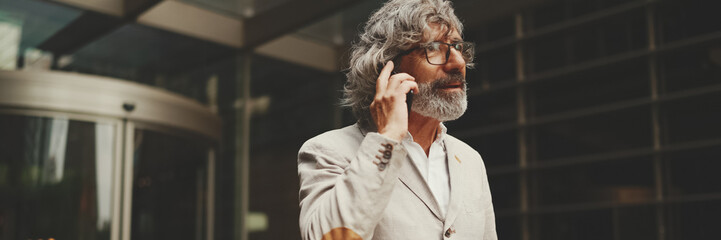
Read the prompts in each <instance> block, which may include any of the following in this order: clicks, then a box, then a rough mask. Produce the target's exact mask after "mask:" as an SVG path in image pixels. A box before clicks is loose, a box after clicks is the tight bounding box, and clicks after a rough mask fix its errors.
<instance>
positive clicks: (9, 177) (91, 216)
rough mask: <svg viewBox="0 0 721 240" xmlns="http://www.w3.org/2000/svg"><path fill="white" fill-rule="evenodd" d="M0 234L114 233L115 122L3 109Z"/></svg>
mask: <svg viewBox="0 0 721 240" xmlns="http://www.w3.org/2000/svg"><path fill="white" fill-rule="evenodd" d="M0 122H2V124H1V125H0V133H2V134H0V142H2V143H3V144H1V145H0V192H2V194H0V237H2V239H50V238H53V239H98V240H101V239H111V238H110V232H111V222H112V219H113V214H114V212H113V201H115V200H116V198H117V196H114V195H113V192H112V190H113V184H114V181H115V178H114V176H115V171H114V166H113V163H114V162H115V161H117V159H116V158H115V151H117V149H115V144H116V139H117V138H116V136H117V135H116V134H117V130H116V126H115V125H113V124H107V123H94V122H85V121H75V120H68V119H63V118H47V117H25V116H13V115H5V114H1V115H0Z"/></svg>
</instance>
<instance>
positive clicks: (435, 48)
mask: <svg viewBox="0 0 721 240" xmlns="http://www.w3.org/2000/svg"><path fill="white" fill-rule="evenodd" d="M440 49H441V44H440V43H436V42H434V43H431V44H428V50H431V51H438V50H440Z"/></svg>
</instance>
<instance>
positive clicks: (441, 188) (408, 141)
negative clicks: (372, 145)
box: [403, 123, 451, 216]
mask: <svg viewBox="0 0 721 240" xmlns="http://www.w3.org/2000/svg"><path fill="white" fill-rule="evenodd" d="M439 128H440V132H439V133H438V135H437V136H436V140H435V141H433V143H431V149H430V150H429V151H428V156H426V152H425V151H424V150H423V148H422V147H421V145H419V144H418V143H416V142H414V141H413V136H411V133H408V135H407V136H406V137H405V138H404V139H403V147H405V148H406V151H407V152H408V157H409V158H410V159H411V161H412V162H413V163H414V165H416V168H418V171H419V172H420V173H421V175H422V176H423V179H424V180H426V184H428V187H429V188H430V189H431V193H433V197H434V198H435V199H436V202H437V203H438V206H439V207H440V210H441V212H440V214H441V215H442V216H445V215H446V209H447V208H448V199H449V198H450V190H451V186H450V182H449V180H448V179H449V178H448V164H447V163H446V159H447V157H446V156H447V154H446V149H445V146H444V144H443V138H444V137H445V136H446V130H447V129H446V126H444V125H443V123H441V124H440V126H439Z"/></svg>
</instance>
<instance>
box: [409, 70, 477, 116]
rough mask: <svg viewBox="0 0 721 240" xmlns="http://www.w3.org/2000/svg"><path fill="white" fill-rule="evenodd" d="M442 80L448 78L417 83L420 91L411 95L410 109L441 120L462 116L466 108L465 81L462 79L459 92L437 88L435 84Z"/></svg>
mask: <svg viewBox="0 0 721 240" xmlns="http://www.w3.org/2000/svg"><path fill="white" fill-rule="evenodd" d="M459 76H460V74H459ZM455 77H457V76H455ZM461 80H462V76H461ZM443 81H450V80H448V79H441V80H436V81H434V82H429V83H418V90H419V91H420V92H419V93H416V94H415V95H414V96H413V105H412V106H411V110H412V111H414V112H416V113H418V114H420V115H423V116H426V117H430V118H433V119H436V120H438V121H441V122H447V121H452V120H456V119H458V118H460V117H461V116H463V113H465V112H466V109H467V108H468V100H467V97H466V90H467V87H466V82H465V81H463V84H462V89H461V91H460V92H458V91H452V92H446V91H445V90H443V89H439V88H437V86H439V84H438V83H440V82H443ZM434 85H435V86H434Z"/></svg>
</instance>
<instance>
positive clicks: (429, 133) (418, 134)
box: [408, 112, 441, 156]
mask: <svg viewBox="0 0 721 240" xmlns="http://www.w3.org/2000/svg"><path fill="white" fill-rule="evenodd" d="M440 123H441V122H440V121H438V120H436V119H433V118H429V117H426V116H423V115H420V114H418V113H416V112H411V114H410V115H409V116H408V132H410V133H411V136H413V141H414V142H416V143H418V145H421V147H422V148H423V151H425V152H426V156H428V153H429V151H430V149H431V144H433V141H435V140H436V136H437V135H438V128H439V127H440Z"/></svg>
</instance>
